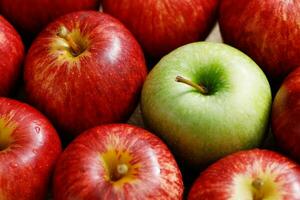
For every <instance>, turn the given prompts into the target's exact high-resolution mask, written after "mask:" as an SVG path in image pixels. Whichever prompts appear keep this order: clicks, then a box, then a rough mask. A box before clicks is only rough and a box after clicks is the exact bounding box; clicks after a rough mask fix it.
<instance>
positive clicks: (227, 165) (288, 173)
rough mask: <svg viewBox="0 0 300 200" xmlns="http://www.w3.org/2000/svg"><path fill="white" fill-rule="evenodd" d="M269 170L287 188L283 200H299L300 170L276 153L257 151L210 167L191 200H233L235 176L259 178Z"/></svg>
mask: <svg viewBox="0 0 300 200" xmlns="http://www.w3.org/2000/svg"><path fill="white" fill-rule="evenodd" d="M257 166H258V167H257ZM268 167H269V168H271V172H272V173H273V174H275V175H277V177H276V181H282V184H283V185H284V186H283V188H284V191H283V192H284V193H285V194H284V196H283V197H282V200H294V199H299V196H300V195H299V193H300V166H299V165H298V164H296V163H294V162H293V161H291V160H289V159H288V158H286V157H284V156H282V155H280V154H278V153H276V152H273V151H269V150H259V149H253V150H247V151H241V152H237V153H234V154H232V155H229V156H227V157H225V158H223V159H221V160H219V161H217V162H216V163H215V164H213V165H211V166H210V167H208V168H207V169H206V170H205V171H204V172H202V174H201V175H200V177H199V178H198V179H197V180H196V182H195V183H194V185H193V186H192V189H191V190H190V192H189V196H188V200H199V199H201V200H211V199H214V200H225V199H230V198H231V195H232V193H233V191H232V188H230V187H231V186H232V185H233V178H234V176H236V175H240V174H241V175H246V174H251V175H252V176H254V177H255V176H256V174H257V171H258V170H259V169H262V170H263V171H264V172H265V171H266V169H267V168H268ZM232 187H234V186H232Z"/></svg>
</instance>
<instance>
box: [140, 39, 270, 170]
mask: <svg viewBox="0 0 300 200" xmlns="http://www.w3.org/2000/svg"><path fill="white" fill-rule="evenodd" d="M177 76H182V77H184V78H186V79H189V80H191V81H193V82H194V83H196V84H203V85H204V86H205V87H206V88H207V89H208V91H209V93H208V94H207V95H205V94H202V93H200V92H198V91H197V90H196V89H194V88H193V87H191V86H189V85H186V84H183V83H178V82H176V81H175V79H176V77H177ZM270 108H271V91H270V85H269V83H268V80H267V78H266V76H265V75H264V73H263V72H262V70H261V69H260V68H259V67H258V66H257V65H256V64H255V63H254V62H253V61H252V60H251V59H250V58H249V57H248V56H246V55H245V54H243V53H242V52H240V51H239V50H237V49H235V48H232V47H230V46H228V45H225V44H218V43H209V42H198V43H193V44H188V45H185V46H183V47H180V48H178V49H177V50H175V51H173V52H171V53H170V54H168V55H167V56H165V57H164V58H163V59H162V60H161V61H160V62H159V63H158V64H157V65H156V66H155V67H154V68H153V69H152V71H151V72H150V73H149V75H148V77H147V79H146V81H145V84H144V86H143V90H142V98H141V109H142V115H143V118H144V121H145V124H146V125H147V126H148V127H149V128H150V129H151V130H152V131H153V132H154V133H156V134H158V135H159V136H160V137H161V138H162V139H164V140H165V141H166V143H167V144H168V145H169V146H170V148H171V150H172V152H173V153H175V155H177V156H178V157H179V160H181V161H183V162H184V164H189V165H190V166H191V167H193V168H196V169H199V167H203V166H206V165H207V164H210V163H211V162H214V161H216V160H217V159H219V158H221V157H223V156H225V155H227V154H230V153H233V152H235V151H238V150H243V149H251V148H254V147H257V146H259V145H260V144H261V142H262V140H263V139H264V136H265V133H266V130H267V128H268V119H269V113H270Z"/></svg>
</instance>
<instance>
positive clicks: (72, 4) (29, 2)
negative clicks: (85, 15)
mask: <svg viewBox="0 0 300 200" xmlns="http://www.w3.org/2000/svg"><path fill="white" fill-rule="evenodd" d="M99 4H100V1H99V0H63V1H61V0H51V1H49V0H26V1H23V0H13V1H11V0H0V13H1V14H2V15H3V16H5V18H6V19H8V20H9V21H10V22H11V23H13V24H14V25H15V26H16V27H17V29H18V30H19V31H20V32H21V33H22V35H26V36H25V38H28V37H30V38H33V37H34V36H35V35H36V34H37V33H39V32H40V31H41V30H42V29H43V28H44V27H45V26H46V25H47V24H48V23H50V22H51V21H53V20H54V19H56V18H57V17H60V16H62V15H64V14H67V13H70V12H75V11H79V10H97V9H98V8H99Z"/></svg>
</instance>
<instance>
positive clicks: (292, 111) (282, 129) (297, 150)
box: [272, 68, 300, 161]
mask: <svg viewBox="0 0 300 200" xmlns="http://www.w3.org/2000/svg"><path fill="white" fill-rule="evenodd" d="M299 122H300V68H297V69H296V70H295V71H293V72H292V73H291V74H290V75H289V76H288V77H287V78H286V79H285V81H284V82H283V84H282V86H281V87H280V89H279V91H278V92H277V94H276V97H275V100H274V103H273V109H272V131H273V133H274V135H275V137H276V140H277V143H278V145H279V146H280V147H282V148H283V149H284V150H285V151H286V152H288V153H289V154H290V155H292V156H293V157H294V158H296V159H297V160H298V161H300V146H299V141H300V123H299Z"/></svg>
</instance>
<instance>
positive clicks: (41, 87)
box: [24, 11, 147, 136]
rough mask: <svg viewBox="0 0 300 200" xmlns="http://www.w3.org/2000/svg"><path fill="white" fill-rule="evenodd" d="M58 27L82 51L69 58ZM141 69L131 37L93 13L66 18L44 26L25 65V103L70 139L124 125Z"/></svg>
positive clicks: (143, 70)
mask: <svg viewBox="0 0 300 200" xmlns="http://www.w3.org/2000/svg"><path fill="white" fill-rule="evenodd" d="M62 25H64V26H65V27H66V28H67V29H68V30H70V32H71V37H73V39H74V41H75V43H78V44H79V45H81V46H82V47H84V48H83V49H85V50H84V51H83V52H82V53H81V54H80V55H78V56H77V57H76V56H73V55H72V54H71V52H70V51H69V49H68V48H66V47H65V46H67V45H68V43H67V42H66V41H65V40H64V39H63V38H60V37H59V36H58V35H57V32H58V29H59V27H61V26H62ZM146 75H147V67H146V64H145V59H144V56H143V52H142V50H141V48H140V46H139V44H138V43H137V42H136V40H135V39H134V37H133V36H132V35H131V33H130V32H129V31H128V30H127V29H126V28H125V27H124V26H123V25H122V24H121V23H120V22H119V21H117V20H116V19H114V18H112V17H110V16H109V15H106V14H103V13H100V12H96V11H82V12H76V13H71V14H68V15H65V16H63V17H61V18H59V19H58V20H57V21H55V22H53V23H52V24H50V25H49V26H48V27H47V28H46V29H45V30H44V31H43V32H42V33H41V34H40V35H39V37H38V38H37V39H36V40H35V42H34V43H33V45H32V46H31V48H30V50H29V52H28V55H27V58H26V61H25V75H24V80H25V89H26V95H27V97H28V100H29V101H30V102H31V103H32V104H33V105H35V106H36V107H38V108H39V109H40V110H41V111H43V112H44V113H46V115H47V116H48V117H49V118H50V119H51V120H52V121H53V122H54V123H55V124H56V126H58V127H59V128H60V129H61V130H62V131H61V132H66V133H69V134H70V135H73V136H74V135H78V134H79V133H80V132H82V131H84V130H86V129H88V128H92V127H94V126H96V125H100V124H107V123H113V122H121V121H125V120H127V118H128V117H129V116H130V114H131V113H132V112H133V110H134V109H135V107H136V105H137V102H138V98H139V94H140V91H141V89H142V85H143V82H144V80H145V77H146Z"/></svg>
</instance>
